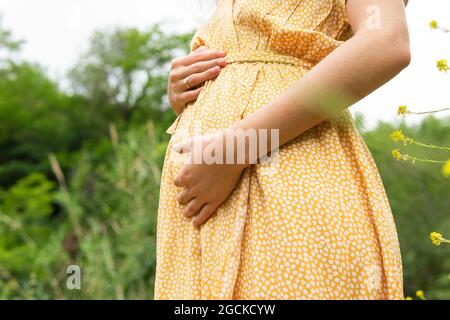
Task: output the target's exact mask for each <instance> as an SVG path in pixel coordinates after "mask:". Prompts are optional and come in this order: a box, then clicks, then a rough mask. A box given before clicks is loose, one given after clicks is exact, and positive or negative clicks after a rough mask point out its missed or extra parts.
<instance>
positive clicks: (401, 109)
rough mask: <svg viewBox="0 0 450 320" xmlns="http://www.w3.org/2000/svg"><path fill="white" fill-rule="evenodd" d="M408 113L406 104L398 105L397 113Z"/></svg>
mask: <svg viewBox="0 0 450 320" xmlns="http://www.w3.org/2000/svg"><path fill="white" fill-rule="evenodd" d="M408 113H409V111H408V107H407V106H400V107H398V110H397V115H399V116H400V115H407V114H408Z"/></svg>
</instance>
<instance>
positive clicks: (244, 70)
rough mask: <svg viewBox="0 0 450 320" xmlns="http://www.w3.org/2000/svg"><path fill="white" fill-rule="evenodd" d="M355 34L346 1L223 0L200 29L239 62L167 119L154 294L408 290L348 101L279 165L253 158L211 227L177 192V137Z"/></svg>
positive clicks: (302, 70)
mask: <svg viewBox="0 0 450 320" xmlns="http://www.w3.org/2000/svg"><path fill="white" fill-rule="evenodd" d="M351 36H352V33H351V28H350V26H349V22H348V18H347V16H346V8H345V0H283V1H281V0H235V1H233V0H223V1H221V2H219V5H218V7H217V9H216V11H215V12H214V13H213V15H212V16H211V18H210V20H209V21H208V22H207V23H206V24H205V25H204V26H203V27H201V28H200V29H199V30H198V31H197V33H196V34H195V35H194V38H193V40H192V42H191V50H195V49H196V48H198V47H199V46H201V45H206V46H209V47H211V48H216V49H224V50H226V51H227V52H228V55H227V60H228V65H227V66H226V67H225V68H224V69H223V70H222V72H221V73H220V75H219V76H218V77H217V78H216V79H214V80H211V81H208V82H206V83H205V85H204V89H203V91H202V93H201V94H200V96H199V98H198V100H197V101H196V102H194V103H190V104H189V105H188V106H187V108H186V109H185V111H184V112H183V113H182V114H181V115H180V116H179V117H178V118H177V119H176V121H175V122H174V123H173V124H172V126H171V127H170V128H169V129H168V133H170V134H171V135H172V137H171V140H170V143H169V147H168V149H167V153H166V157H165V162H164V169H163V174H162V181H161V193H160V204H159V212H158V229H157V267H156V280H155V281H156V284H155V299H403V287H402V265H401V257H400V250H399V244H398V238H397V232H396V229H395V224H394V220H393V216H392V212H391V209H390V206H389V202H388V199H387V197H386V194H385V190H384V186H383V184H382V181H381V178H380V175H379V172H378V170H377V167H376V164H375V162H374V160H373V158H372V156H371V154H370V152H369V150H368V149H367V147H366V145H365V143H364V141H363V140H362V138H361V136H360V134H359V132H358V131H357V129H356V127H355V123H354V121H353V118H352V116H351V114H350V112H349V111H348V110H346V111H344V112H342V113H340V114H338V115H337V116H333V117H332V118H330V119H329V120H326V121H323V122H322V123H320V124H319V125H317V126H315V127H313V128H312V129H310V130H308V131H307V132H305V133H303V134H301V135H300V136H299V137H297V138H296V139H294V140H293V141H291V142H290V143H288V144H286V145H284V146H282V147H281V148H280V150H279V156H278V166H277V168H276V170H273V167H271V166H267V165H265V164H264V163H258V164H256V165H252V166H250V167H249V168H247V169H246V170H245V171H244V173H243V175H242V177H241V180H240V181H239V183H238V185H237V186H236V188H235V190H234V191H233V193H232V194H231V195H230V197H229V198H228V199H227V200H226V202H224V203H223V204H222V205H221V206H220V207H219V209H218V210H217V212H216V213H215V214H214V215H213V216H212V217H211V219H210V220H209V221H208V222H207V223H206V224H205V225H203V226H202V227H201V228H200V230H198V229H196V228H194V227H193V225H192V222H191V220H190V219H188V218H185V217H184V216H183V209H184V206H182V205H179V204H178V203H177V201H176V194H177V193H178V192H179V191H181V189H180V188H178V187H176V186H175V185H174V183H173V180H174V177H175V176H176V175H177V173H178V172H179V170H180V168H181V166H182V164H183V159H184V157H183V156H182V155H179V154H177V153H175V152H173V151H172V150H171V146H172V145H173V144H174V143H177V142H181V141H184V140H185V139H186V138H187V137H189V136H193V135H201V134H208V133H213V132H217V131H219V130H222V129H225V128H227V127H229V126H230V125H231V124H232V123H234V122H236V121H238V120H239V119H242V118H243V117H246V116H247V115H248V114H250V113H252V112H254V111H255V110H257V109H258V108H261V107H263V106H265V105H266V104H267V103H269V102H270V101H271V100H272V99H274V98H275V97H276V96H278V95H280V94H282V93H283V91H284V90H286V89H287V88H288V87H289V86H290V85H292V84H293V83H294V82H295V81H297V80H298V79H300V78H302V77H303V76H304V75H305V74H306V73H307V72H308V70H310V69H311V68H312V67H314V65H315V64H317V63H318V62H320V60H322V59H323V58H324V57H325V56H327V55H328V54H329V53H330V52H331V51H333V50H334V49H336V48H337V47H338V46H339V45H340V44H342V43H343V42H344V41H345V40H347V39H349V38H350V37H351ZM217 183H220V181H218V182H217Z"/></svg>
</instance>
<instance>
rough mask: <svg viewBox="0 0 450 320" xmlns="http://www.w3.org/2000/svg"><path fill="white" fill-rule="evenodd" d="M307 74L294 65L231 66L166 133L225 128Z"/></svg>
mask: <svg viewBox="0 0 450 320" xmlns="http://www.w3.org/2000/svg"><path fill="white" fill-rule="evenodd" d="M305 73H306V69H305V68H301V67H299V66H296V65H293V64H286V63H273V62H233V61H232V62H231V63H229V64H228V65H227V66H226V67H225V68H224V69H223V70H222V72H221V73H220V75H219V76H218V77H217V78H216V79H214V80H210V81H207V82H206V83H205V85H204V88H203V91H202V92H201V94H200V96H199V97H198V99H197V101H195V102H193V103H190V104H188V105H187V107H186V108H185V110H184V111H183V113H181V114H180V116H179V117H178V118H177V119H176V120H175V122H174V123H173V124H172V126H171V127H170V128H169V129H168V130H167V132H168V133H170V134H172V135H174V136H177V137H179V138H180V139H182V138H186V137H187V136H195V135H203V134H210V133H214V132H217V131H219V130H223V129H225V128H228V127H229V126H230V125H231V124H233V123H234V122H236V121H239V120H240V119H242V118H244V117H245V116H247V115H248V114H250V113H252V112H254V111H255V110H257V109H259V108H261V107H263V106H265V105H266V104H268V103H269V102H270V101H272V100H273V99H275V98H276V97H277V96H279V95H280V94H282V93H283V92H284V91H285V90H286V89H287V88H288V87H289V86H291V85H292V84H293V83H294V82H295V81H297V80H299V79H300V78H301V77H302V76H303V75H304V74H305Z"/></svg>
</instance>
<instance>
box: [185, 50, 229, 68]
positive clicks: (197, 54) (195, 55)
mask: <svg viewBox="0 0 450 320" xmlns="http://www.w3.org/2000/svg"><path fill="white" fill-rule="evenodd" d="M226 54H227V53H226V52H225V51H223V50H215V49H209V48H206V49H201V50H196V51H194V52H192V53H191V54H190V55H187V56H185V57H183V58H184V59H183V60H181V61H180V63H181V64H182V65H184V66H190V65H192V64H194V63H197V62H200V61H209V60H214V59H220V58H224V57H225V56H226Z"/></svg>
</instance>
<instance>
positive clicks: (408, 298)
mask: <svg viewBox="0 0 450 320" xmlns="http://www.w3.org/2000/svg"><path fill="white" fill-rule="evenodd" d="M412 299H413V298H411V297H406V298H405V300H412Z"/></svg>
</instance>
